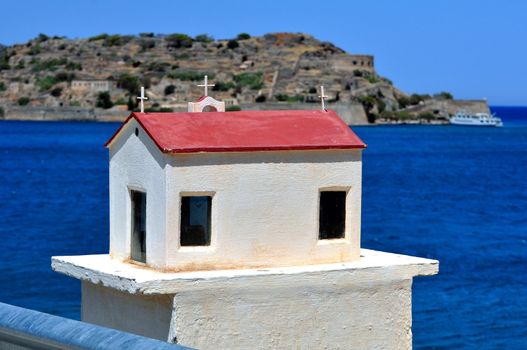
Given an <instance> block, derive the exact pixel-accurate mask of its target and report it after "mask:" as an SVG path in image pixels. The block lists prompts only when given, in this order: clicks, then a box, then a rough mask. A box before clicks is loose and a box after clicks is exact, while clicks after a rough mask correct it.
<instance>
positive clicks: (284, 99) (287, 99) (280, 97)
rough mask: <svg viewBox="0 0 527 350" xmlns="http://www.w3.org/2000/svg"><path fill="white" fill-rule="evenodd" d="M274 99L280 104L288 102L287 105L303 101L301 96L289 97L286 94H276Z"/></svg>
mask: <svg viewBox="0 0 527 350" xmlns="http://www.w3.org/2000/svg"><path fill="white" fill-rule="evenodd" d="M274 97H275V98H276V99H277V100H278V101H280V102H289V103H293V102H299V101H302V100H304V96H302V95H293V96H290V95H288V94H276V95H275V96H274Z"/></svg>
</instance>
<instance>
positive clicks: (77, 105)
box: [70, 101, 81, 107]
mask: <svg viewBox="0 0 527 350" xmlns="http://www.w3.org/2000/svg"><path fill="white" fill-rule="evenodd" d="M80 105H81V103H80V102H79V101H71V102H70V107H80Z"/></svg>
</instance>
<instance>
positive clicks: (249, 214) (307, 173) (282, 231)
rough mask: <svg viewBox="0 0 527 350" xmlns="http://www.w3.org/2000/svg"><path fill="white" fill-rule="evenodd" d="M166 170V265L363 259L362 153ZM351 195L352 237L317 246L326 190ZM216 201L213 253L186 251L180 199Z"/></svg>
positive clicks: (241, 156) (237, 157)
mask: <svg viewBox="0 0 527 350" xmlns="http://www.w3.org/2000/svg"><path fill="white" fill-rule="evenodd" d="M169 162H170V166H167V169H166V171H167V187H166V190H167V207H166V210H167V211H166V213H167V214H166V215H167V223H166V228H167V236H168V238H167V243H168V246H167V253H166V254H167V255H166V256H167V266H168V267H170V268H173V269H176V270H177V269H181V270H196V269H219V268H239V267H258V266H287V265H303V264H316V263H327V262H341V261H350V260H355V259H358V258H359V249H360V219H361V176H362V175H361V171H362V169H361V151H360V150H347V151H342V150H340V151H339V150H325V151H287V152H247V153H243V152H242V153H223V154H211V153H208V154H188V155H183V154H179V155H175V156H171V157H170V158H169ZM324 189H325V190H331V189H333V190H336V189H339V190H347V191H348V194H347V197H346V207H347V210H346V227H345V238H343V239H334V240H320V241H319V240H318V225H319V222H318V220H319V215H318V214H319V213H318V211H319V191H320V190H324ZM182 194H184V195H188V194H194V195H200V194H202V195H203V194H210V195H212V197H213V199H212V229H211V231H212V233H211V244H210V246H201V247H180V246H179V231H180V199H181V195H182Z"/></svg>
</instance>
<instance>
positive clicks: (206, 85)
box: [198, 75, 215, 96]
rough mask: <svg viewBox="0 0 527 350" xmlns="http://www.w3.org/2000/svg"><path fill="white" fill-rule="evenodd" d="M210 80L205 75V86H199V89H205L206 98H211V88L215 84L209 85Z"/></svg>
mask: <svg viewBox="0 0 527 350" xmlns="http://www.w3.org/2000/svg"><path fill="white" fill-rule="evenodd" d="M208 79H209V78H208V77H207V76H206V75H205V82H204V83H203V84H199V85H198V86H199V87H205V95H204V96H209V86H210V87H213V86H214V85H215V84H208V81H209V80H208Z"/></svg>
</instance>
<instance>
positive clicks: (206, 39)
mask: <svg viewBox="0 0 527 350" xmlns="http://www.w3.org/2000/svg"><path fill="white" fill-rule="evenodd" d="M194 40H196V41H198V42H201V43H210V42H213V41H214V38H213V37H212V36H210V35H208V34H200V35H196V37H195V38H194Z"/></svg>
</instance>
